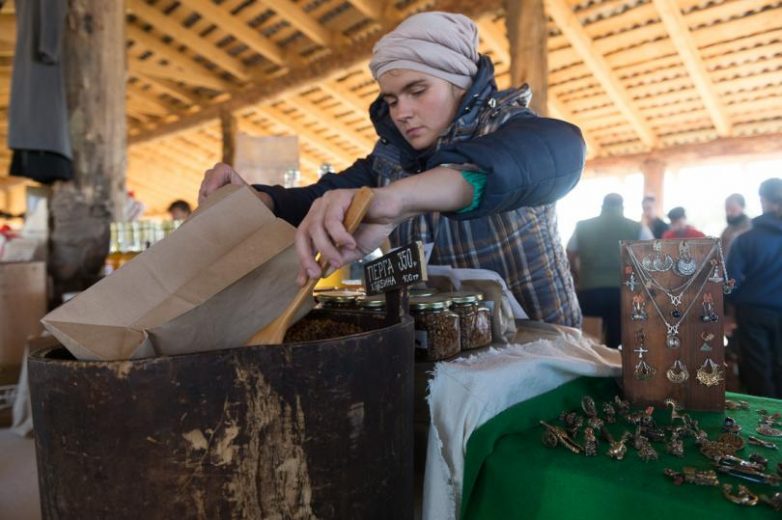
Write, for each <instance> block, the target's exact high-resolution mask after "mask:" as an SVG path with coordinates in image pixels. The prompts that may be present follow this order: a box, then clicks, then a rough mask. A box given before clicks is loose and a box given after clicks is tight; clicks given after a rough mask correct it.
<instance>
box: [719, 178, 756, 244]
mask: <svg viewBox="0 0 782 520" xmlns="http://www.w3.org/2000/svg"><path fill="white" fill-rule="evenodd" d="M746 206H747V204H746V201H745V200H744V195H742V194H741V193H732V194H730V195H728V197H727V198H726V199H725V220H727V222H728V227H726V228H725V229H723V230H722V234H721V235H720V241H721V242H722V251H724V253H725V254H726V255H727V254H728V253H729V252H730V246H732V245H733V241H734V240H735V239H736V237H737V236H739V235H740V234H742V233H744V232H745V231H747V230H748V229H750V228H751V227H752V220H751V219H750V218H749V217H748V216H747V214H746V213H744V208H745V207H746Z"/></svg>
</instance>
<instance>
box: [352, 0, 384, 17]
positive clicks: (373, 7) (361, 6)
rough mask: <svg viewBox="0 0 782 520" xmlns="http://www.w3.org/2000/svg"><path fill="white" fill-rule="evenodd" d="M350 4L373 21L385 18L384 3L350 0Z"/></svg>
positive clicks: (374, 0) (368, 0)
mask: <svg viewBox="0 0 782 520" xmlns="http://www.w3.org/2000/svg"><path fill="white" fill-rule="evenodd" d="M348 3H349V4H350V5H352V6H353V7H354V8H355V9H356V10H357V11H359V12H360V13H361V14H363V15H364V16H366V17H367V18H370V19H372V20H379V19H380V18H381V17H382V16H383V5H382V4H383V3H382V2H379V1H377V0H348Z"/></svg>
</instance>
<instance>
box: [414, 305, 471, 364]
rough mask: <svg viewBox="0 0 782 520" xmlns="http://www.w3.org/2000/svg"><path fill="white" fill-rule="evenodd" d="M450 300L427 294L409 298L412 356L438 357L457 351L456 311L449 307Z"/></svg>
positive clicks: (457, 318)
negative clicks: (412, 344)
mask: <svg viewBox="0 0 782 520" xmlns="http://www.w3.org/2000/svg"><path fill="white" fill-rule="evenodd" d="M450 306H451V300H449V299H448V298H443V297H438V296H430V297H420V298H411V299H410V314H411V315H412V316H413V319H414V320H415V357H416V359H418V360H422V361H439V360H441V359H446V358H449V357H451V356H454V355H456V354H458V353H459V350H460V349H461V340H460V336H459V315H457V314H456V313H454V312H452V311H451V310H449V307H450Z"/></svg>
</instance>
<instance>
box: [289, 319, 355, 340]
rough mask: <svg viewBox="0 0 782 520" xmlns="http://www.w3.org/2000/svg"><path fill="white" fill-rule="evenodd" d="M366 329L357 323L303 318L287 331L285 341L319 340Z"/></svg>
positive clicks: (348, 334)
mask: <svg viewBox="0 0 782 520" xmlns="http://www.w3.org/2000/svg"><path fill="white" fill-rule="evenodd" d="M363 331H364V329H362V328H361V327H359V326H358V325H356V324H355V323H346V322H343V321H335V320H328V319H313V320H302V321H300V322H298V323H297V324H295V325H294V326H293V327H291V328H290V329H288V332H286V333H285V340H284V341H285V343H299V342H303V341H318V340H326V339H331V338H339V337H342V336H350V335H351V334H358V333H359V332H363Z"/></svg>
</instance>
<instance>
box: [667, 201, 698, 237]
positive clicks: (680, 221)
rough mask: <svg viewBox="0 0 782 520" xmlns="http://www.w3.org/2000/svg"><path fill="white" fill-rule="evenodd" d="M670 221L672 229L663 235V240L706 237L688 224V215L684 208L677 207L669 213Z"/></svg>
mask: <svg viewBox="0 0 782 520" xmlns="http://www.w3.org/2000/svg"><path fill="white" fill-rule="evenodd" d="M668 220H670V221H671V227H670V228H669V229H668V231H666V232H665V233H663V238H703V237H705V236H706V235H704V234H703V232H701V231H698V230H697V229H695V228H694V227H692V226H691V225H689V224H687V213H686V212H685V211H684V208H683V207H681V206H677V207H675V208H673V209H672V210H671V211H669V212H668Z"/></svg>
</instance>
